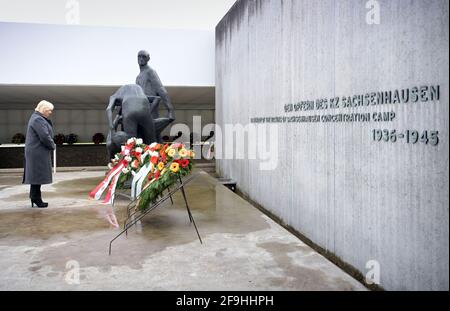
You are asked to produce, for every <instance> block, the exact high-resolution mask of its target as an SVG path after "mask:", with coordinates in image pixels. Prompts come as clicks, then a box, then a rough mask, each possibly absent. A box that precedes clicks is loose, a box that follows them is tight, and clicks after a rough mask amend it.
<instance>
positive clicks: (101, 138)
mask: <svg viewBox="0 0 450 311" xmlns="http://www.w3.org/2000/svg"><path fill="white" fill-rule="evenodd" d="M92 141H93V142H94V144H96V145H98V144H101V143H102V142H104V141H105V135H103V134H102V133H95V134H94V136H92Z"/></svg>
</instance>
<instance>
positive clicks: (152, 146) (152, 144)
mask: <svg viewBox="0 0 450 311" xmlns="http://www.w3.org/2000/svg"><path fill="white" fill-rule="evenodd" d="M157 144H158V143H151V144H150V148H155V147H156V145H157Z"/></svg>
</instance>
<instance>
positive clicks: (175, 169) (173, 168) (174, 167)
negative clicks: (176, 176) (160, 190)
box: [170, 162, 180, 173]
mask: <svg viewBox="0 0 450 311" xmlns="http://www.w3.org/2000/svg"><path fill="white" fill-rule="evenodd" d="M170 170H171V171H172V172H174V173H176V172H178V171H179V170H180V164H178V163H175V162H174V163H172V164H170Z"/></svg>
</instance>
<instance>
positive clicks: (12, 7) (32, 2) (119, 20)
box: [0, 0, 235, 30]
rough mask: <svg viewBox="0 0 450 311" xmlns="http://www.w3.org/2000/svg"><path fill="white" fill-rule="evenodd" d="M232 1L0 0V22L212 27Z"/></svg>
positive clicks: (173, 27)
mask: <svg viewBox="0 0 450 311" xmlns="http://www.w3.org/2000/svg"><path fill="white" fill-rule="evenodd" d="M234 2H235V0H126V1H124V0H0V21H3V22H21V23H44V24H67V23H79V24H80V25H95V26H118V27H145V28H166V29H167V28H169V29H202V30H214V28H215V26H216V25H217V23H218V22H219V21H220V20H221V18H222V17H223V16H224V15H225V14H226V12H227V11H228V10H229V9H230V8H231V6H232V5H233V4H234ZM77 6H78V9H77ZM77 11H78V12H79V14H77V13H76V12H77Z"/></svg>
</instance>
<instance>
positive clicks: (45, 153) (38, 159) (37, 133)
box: [23, 112, 56, 185]
mask: <svg viewBox="0 0 450 311" xmlns="http://www.w3.org/2000/svg"><path fill="white" fill-rule="evenodd" d="M52 137H53V125H52V122H51V121H50V120H48V119H46V118H45V117H44V116H43V115H42V114H41V113H39V112H34V113H33V114H32V115H31V117H30V120H29V121H28V128H27V137H26V140H25V169H24V178H23V183H24V184H30V185H43V184H51V183H52V158H51V155H52V152H53V150H55V148H56V145H55V143H54V142H53V138H52Z"/></svg>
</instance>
